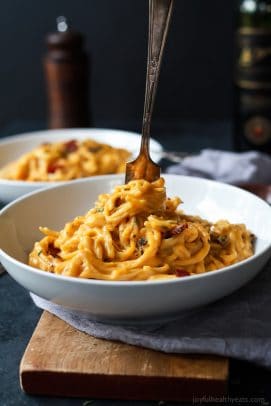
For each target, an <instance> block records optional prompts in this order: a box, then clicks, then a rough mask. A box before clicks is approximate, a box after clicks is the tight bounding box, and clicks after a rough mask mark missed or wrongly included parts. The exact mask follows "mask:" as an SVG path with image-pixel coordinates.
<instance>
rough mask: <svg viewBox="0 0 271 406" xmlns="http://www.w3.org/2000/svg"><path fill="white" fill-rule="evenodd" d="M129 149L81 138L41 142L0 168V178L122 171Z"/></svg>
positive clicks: (68, 177)
mask: <svg viewBox="0 0 271 406" xmlns="http://www.w3.org/2000/svg"><path fill="white" fill-rule="evenodd" d="M129 156H130V152H129V151H127V150H125V149H121V148H114V147H112V146H110V145H107V144H102V143H99V142H97V141H94V140H90V139H85V140H83V141H80V140H69V141H65V142H64V141H59V142H54V143H50V142H47V143H44V144H41V145H39V146H38V147H36V148H34V149H33V150H32V151H30V152H28V153H26V154H24V155H23V156H21V157H20V158H19V159H18V160H16V161H14V162H11V163H10V164H8V165H6V166H5V167H3V168H2V169H1V170H0V178H4V179H10V180H24V181H65V180H71V179H77V178H82V177H86V176H94V175H103V174H110V173H119V172H124V169H125V162H126V161H127V159H128V157H129Z"/></svg>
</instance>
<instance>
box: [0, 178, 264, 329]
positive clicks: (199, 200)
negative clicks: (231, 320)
mask: <svg viewBox="0 0 271 406" xmlns="http://www.w3.org/2000/svg"><path fill="white" fill-rule="evenodd" d="M163 177H164V179H165V185H166V190H167V195H168V196H169V197H170V198H172V201H173V205H174V196H179V197H180V198H181V199H182V201H183V204H182V205H181V209H182V210H183V211H184V213H186V214H187V215H193V216H200V217H201V218H204V219H206V220H208V222H216V221H218V220H221V219H227V220H228V221H229V222H231V223H238V224H239V223H243V224H245V225H246V227H247V229H248V230H250V231H251V232H252V233H253V234H255V236H256V240H255V247H254V254H253V255H252V256H250V257H249V258H247V259H244V260H242V261H240V262H237V263H235V264H233V265H230V266H226V267H224V268H222V269H219V270H214V271H211V272H203V273H199V274H192V275H191V276H182V275H179V276H181V277H174V278H166V279H164V278H162V279H158V280H156V279H150V280H143V281H141V280H136V281H134V280H129V281H122V280H121V281H115V280H96V279H84V278H79V277H72V276H65V275H63V274H62V275H57V274H54V273H50V272H45V271H42V270H40V269H35V268H33V267H31V266H29V265H27V263H28V256H29V253H30V252H31V250H32V249H33V246H34V243H35V242H37V241H39V240H41V238H42V235H41V233H40V231H39V226H41V225H44V226H47V227H48V228H50V229H52V230H61V229H63V226H64V224H66V223H68V222H70V221H71V220H72V219H74V218H76V217H78V216H79V217H80V216H82V215H84V214H85V213H87V212H88V211H89V209H90V208H91V207H94V205H95V202H96V201H97V198H98V196H99V195H101V194H104V193H111V192H112V191H113V189H114V187H116V186H117V185H121V184H123V181H124V178H123V176H122V175H108V176H101V177H99V178H88V179H82V180H78V181H75V182H70V183H66V184H63V185H61V186H57V187H52V188H48V189H46V190H41V191H37V192H34V193H31V194H29V195H27V196H25V197H22V198H20V199H18V200H17V201H16V202H13V203H11V204H10V205H8V206H7V207H6V208H5V209H3V210H2V211H1V214H0V227H1V231H2V232H1V235H0V248H1V249H0V260H1V262H2V264H3V265H4V267H5V268H6V269H7V271H8V272H9V273H10V275H11V276H12V277H13V278H14V279H15V280H16V281H17V282H18V283H20V284H21V285H22V286H24V287H25V288H26V289H28V290H29V291H31V292H33V293H35V294H37V295H39V296H41V297H43V298H45V299H47V300H50V301H52V302H54V303H57V304H60V305H63V306H64V307H67V308H71V309H74V310H79V311H82V312H86V313H89V314H90V316H91V317H92V318H93V319H97V320H101V321H113V322H120V321H121V322H127V321H128V322H136V321H149V320H153V321H157V320H160V319H164V318H169V317H174V316H176V315H178V314H179V313H180V312H181V311H183V310H187V309H192V308H194V307H196V306H202V305H205V304H207V303H211V302H213V301H215V300H217V299H219V298H221V297H223V296H225V295H228V294H230V293H231V292H233V291H234V290H236V289H238V288H239V287H241V286H242V285H244V284H245V283H247V282H248V281H249V280H250V279H252V278H253V277H254V276H255V275H256V274H257V273H258V272H259V271H260V270H261V268H262V267H263V266H264V264H265V263H266V262H267V260H268V259H269V258H270V256H271V236H270V229H271V208H270V207H269V206H268V205H267V204H266V203H265V202H264V201H263V200H261V199H260V198H258V197H256V196H255V195H252V194H251V193H249V192H246V191H244V190H241V189H239V188H237V187H234V186H230V185H226V184H222V183H218V182H214V181H210V180H206V179H200V178H194V177H185V176H178V175H164V176H163ZM160 186H161V185H160ZM139 200H140V199H139ZM148 200H149V199H148ZM149 201H150V200H149ZM118 203H119V202H118ZM150 204H152V203H151V202H150ZM96 208H97V209H99V205H98V206H97V205H96ZM177 276H178V275H177Z"/></svg>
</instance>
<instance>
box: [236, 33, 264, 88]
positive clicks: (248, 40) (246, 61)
mask: <svg viewBox="0 0 271 406" xmlns="http://www.w3.org/2000/svg"><path fill="white" fill-rule="evenodd" d="M237 53H238V54H237V58H236V60H237V63H236V74H235V78H236V84H237V85H238V86H239V87H241V88H242V89H251V90H256V89H271V30H269V29H260V28H249V27H248V28H241V29H239V30H238V31H237Z"/></svg>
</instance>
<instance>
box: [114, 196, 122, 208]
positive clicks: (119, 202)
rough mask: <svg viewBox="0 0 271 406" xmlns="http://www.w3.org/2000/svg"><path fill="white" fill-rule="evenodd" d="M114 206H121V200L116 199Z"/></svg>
mask: <svg viewBox="0 0 271 406" xmlns="http://www.w3.org/2000/svg"><path fill="white" fill-rule="evenodd" d="M115 205H116V207H119V206H120V205H121V198H120V197H117V198H116V200H115Z"/></svg>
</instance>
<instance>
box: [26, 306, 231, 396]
mask: <svg viewBox="0 0 271 406" xmlns="http://www.w3.org/2000/svg"><path fill="white" fill-rule="evenodd" d="M228 368H229V363H228V360H227V359H225V358H220V357H214V356H199V355H197V356H195V355H176V354H165V353H161V352H157V351H152V350H148V349H144V348H140V347H135V346H131V345H127V344H122V343H119V342H114V341H107V340H101V339H97V338H94V337H91V336H89V335H87V334H85V333H82V332H80V331H78V330H76V329H74V328H73V327H71V326H70V325H68V324H67V323H65V322H64V321H62V320H60V319H58V318H57V317H55V316H53V315H52V314H50V313H48V312H44V313H43V314H42V316H41V319H40V321H39V323H38V325H37V327H36V329H35V331H34V333H33V336H32V338H31V339H30V342H29V344H28V346H27V348H26V350H25V353H24V356H23V358H22V360H21V365H20V381H21V387H22V389H23V390H24V391H25V392H27V393H29V394H42V395H52V396H71V397H90V398H103V399H106V398H107V399H136V400H175V401H183V400H193V398H195V397H201V396H204V395H206V396H220V395H225V394H226V391H227V379H228Z"/></svg>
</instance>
